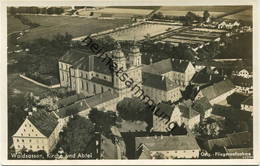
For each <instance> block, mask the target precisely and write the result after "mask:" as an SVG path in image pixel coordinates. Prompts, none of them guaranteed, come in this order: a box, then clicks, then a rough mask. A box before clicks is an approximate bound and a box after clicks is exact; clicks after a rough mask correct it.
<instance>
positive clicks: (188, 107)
mask: <svg viewBox="0 0 260 166" xmlns="http://www.w3.org/2000/svg"><path fill="white" fill-rule="evenodd" d="M178 107H179V109H180V112H181V121H182V123H184V124H185V126H186V128H188V129H193V128H194V127H195V125H197V124H199V123H200V119H201V118H200V113H199V112H197V111H195V110H194V108H193V107H192V101H191V100H187V101H184V102H182V103H180V104H179V105H178Z"/></svg>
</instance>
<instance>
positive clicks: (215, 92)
mask: <svg viewBox="0 0 260 166" xmlns="http://www.w3.org/2000/svg"><path fill="white" fill-rule="evenodd" d="M234 92H235V86H234V84H233V83H232V82H231V81H230V80H228V79H226V80H223V81H220V82H217V83H214V84H213V85H210V86H207V87H205V88H203V89H201V90H200V91H199V92H198V94H197V95H196V97H195V100H198V99H200V98H202V97H206V98H207V99H208V100H209V102H210V104H212V105H214V104H216V103H218V102H221V101H223V100H225V99H226V98H227V97H228V96H230V95H231V94H233V93H234Z"/></svg>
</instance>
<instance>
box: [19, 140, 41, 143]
mask: <svg viewBox="0 0 260 166" xmlns="http://www.w3.org/2000/svg"><path fill="white" fill-rule="evenodd" d="M16 141H17V142H20V141H21V142H23V143H24V142H25V140H24V139H21V140H20V139H16ZM29 142H30V143H31V142H32V140H31V139H29ZM36 142H37V143H39V140H38V139H37V140H36ZM41 142H44V140H42V141H41Z"/></svg>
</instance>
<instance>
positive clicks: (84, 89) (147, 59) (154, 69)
mask: <svg viewBox="0 0 260 166" xmlns="http://www.w3.org/2000/svg"><path fill="white" fill-rule="evenodd" d="M61 5H62V4H61ZM252 34H253V7H252V6H250V5H241V6H8V7H7V79H8V82H7V84H8V85H7V95H8V96H7V97H8V103H7V107H8V110H7V120H8V121H7V122H6V123H7V131H8V135H7V137H8V138H6V140H8V149H7V152H8V156H6V157H7V158H8V160H178V159H197V160H203V159H212V160H213V159H254V158H255V156H254V150H256V149H254V148H256V147H254V146H253V141H254V140H253V136H254V133H253V131H254V130H253V119H254V116H253V115H254V110H255V109H254V107H253V91H254V90H253V35H252ZM254 127H255V126H254Z"/></svg>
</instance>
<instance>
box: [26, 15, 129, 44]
mask: <svg viewBox="0 0 260 166" xmlns="http://www.w3.org/2000/svg"><path fill="white" fill-rule="evenodd" d="M25 17H27V18H28V19H30V20H31V21H32V22H33V23H38V24H40V25H41V26H39V27H37V28H34V29H31V30H30V32H29V33H26V34H25V36H24V37H22V40H23V41H28V40H33V39H36V38H40V37H41V38H48V39H50V38H52V37H53V36H54V35H56V34H58V33H60V34H64V33H66V32H68V33H69V34H71V35H72V36H73V37H78V36H82V35H88V34H91V33H95V32H100V31H104V30H107V29H111V28H115V27H118V26H122V25H124V24H128V23H130V21H129V20H125V19H124V20H123V19H116V20H97V19H88V18H82V17H71V16H33V15H32V16H28V15H27V16H25Z"/></svg>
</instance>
